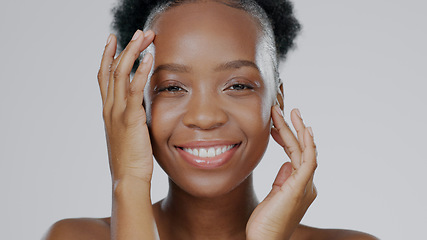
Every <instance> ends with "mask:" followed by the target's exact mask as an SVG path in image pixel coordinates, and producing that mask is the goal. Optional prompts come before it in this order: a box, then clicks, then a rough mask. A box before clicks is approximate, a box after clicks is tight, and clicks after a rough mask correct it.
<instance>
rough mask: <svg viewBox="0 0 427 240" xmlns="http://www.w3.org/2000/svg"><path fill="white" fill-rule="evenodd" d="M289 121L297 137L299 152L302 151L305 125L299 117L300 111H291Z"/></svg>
mask: <svg viewBox="0 0 427 240" xmlns="http://www.w3.org/2000/svg"><path fill="white" fill-rule="evenodd" d="M291 121H292V125H293V126H294V128H295V130H296V132H297V136H298V142H299V144H300V147H301V150H302V151H304V131H305V125H304V122H303V120H302V117H301V113H300V111H299V110H298V109H297V108H295V109H293V110H292V111H291Z"/></svg>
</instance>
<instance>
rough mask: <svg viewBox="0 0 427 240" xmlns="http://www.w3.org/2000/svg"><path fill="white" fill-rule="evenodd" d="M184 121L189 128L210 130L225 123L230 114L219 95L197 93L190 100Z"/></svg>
mask: <svg viewBox="0 0 427 240" xmlns="http://www.w3.org/2000/svg"><path fill="white" fill-rule="evenodd" d="M182 121H183V123H184V125H185V126H187V127H189V128H194V129H201V130H210V129H215V128H218V127H220V126H222V125H224V124H225V123H226V122H227V121H228V115H227V112H226V111H225V106H222V104H221V102H220V99H219V96H216V95H215V94H207V93H206V92H205V93H195V94H193V96H191V99H190V100H189V103H188V106H187V112H186V113H185V115H184V117H183V120H182Z"/></svg>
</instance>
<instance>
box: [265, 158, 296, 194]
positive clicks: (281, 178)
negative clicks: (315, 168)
mask: <svg viewBox="0 0 427 240" xmlns="http://www.w3.org/2000/svg"><path fill="white" fill-rule="evenodd" d="M291 174H292V163H291V162H285V163H284V164H283V165H282V167H280V170H279V173H277V176H276V179H275V180H274V182H273V185H272V189H271V191H270V193H269V194H268V195H267V197H266V198H271V197H273V196H274V195H275V194H276V193H277V192H278V191H279V190H280V188H281V187H282V186H283V184H284V183H285V182H286V180H287V179H288V178H289V176H291Z"/></svg>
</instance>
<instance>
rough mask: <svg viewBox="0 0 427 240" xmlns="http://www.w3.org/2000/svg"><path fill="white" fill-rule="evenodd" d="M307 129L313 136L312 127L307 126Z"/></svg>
mask: <svg viewBox="0 0 427 240" xmlns="http://www.w3.org/2000/svg"><path fill="white" fill-rule="evenodd" d="M307 130H308V132H309V133H310V135H311V137H313V136H314V135H313V129H311V127H308V128H307Z"/></svg>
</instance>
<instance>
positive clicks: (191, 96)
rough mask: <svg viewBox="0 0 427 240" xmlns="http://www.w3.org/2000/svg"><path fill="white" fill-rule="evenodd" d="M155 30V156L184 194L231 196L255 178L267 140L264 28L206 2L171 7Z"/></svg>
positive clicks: (150, 110) (151, 108) (151, 109)
mask: <svg viewBox="0 0 427 240" xmlns="http://www.w3.org/2000/svg"><path fill="white" fill-rule="evenodd" d="M153 30H154V32H156V38H155V41H154V46H155V63H154V72H153V75H152V78H151V81H150V85H149V91H148V95H147V96H146V100H148V101H146V103H147V105H146V110H147V115H148V119H149V128H150V134H151V140H152V145H153V152H154V156H155V158H156V160H157V161H158V163H159V164H160V165H161V166H162V168H163V169H164V170H165V172H166V173H167V174H168V175H169V177H170V178H171V179H172V180H173V181H174V182H175V184H177V185H178V186H179V187H180V188H181V189H183V190H184V191H186V192H188V193H190V194H192V195H194V196H201V197H214V196H219V195H222V194H225V193H227V192H229V191H231V190H232V189H234V188H235V187H236V186H238V185H239V184H240V183H241V182H242V181H243V180H245V179H246V178H247V177H248V175H249V174H251V172H252V171H253V169H254V168H255V167H256V165H257V164H258V162H259V161H260V159H261V158H262V155H263V154H264V151H265V149H266V147H267V143H268V139H269V133H270V109H271V104H272V103H271V97H270V96H268V94H267V92H268V91H267V84H266V82H264V80H263V79H262V77H261V74H260V71H259V69H258V66H257V65H256V64H255V62H257V61H256V59H255V56H256V55H257V54H256V51H257V44H258V42H259V39H260V33H259V30H258V25H257V23H256V22H255V20H254V19H253V18H252V17H251V16H250V15H249V14H248V13H246V12H244V11H242V10H238V9H235V8H232V7H229V6H226V5H224V4H221V3H216V2H203V3H187V4H183V5H180V6H176V7H173V8H171V9H169V10H167V11H166V12H165V13H162V14H161V15H160V16H159V18H158V19H157V20H156V21H155V23H154V26H153Z"/></svg>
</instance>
